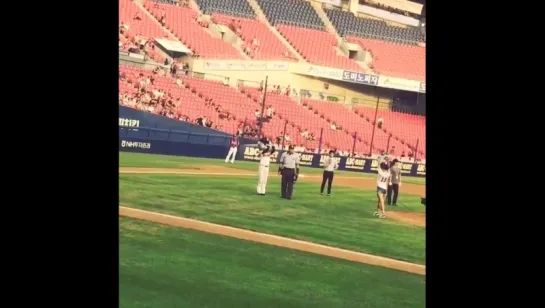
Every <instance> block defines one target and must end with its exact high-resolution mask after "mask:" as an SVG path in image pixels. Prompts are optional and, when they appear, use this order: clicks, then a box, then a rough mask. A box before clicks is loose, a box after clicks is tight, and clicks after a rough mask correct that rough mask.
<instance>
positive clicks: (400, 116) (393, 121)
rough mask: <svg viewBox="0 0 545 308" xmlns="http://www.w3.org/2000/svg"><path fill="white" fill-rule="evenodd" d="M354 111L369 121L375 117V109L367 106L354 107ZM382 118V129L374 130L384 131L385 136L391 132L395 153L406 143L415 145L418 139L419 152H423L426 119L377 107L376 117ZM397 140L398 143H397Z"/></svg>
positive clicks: (380, 132) (403, 147)
mask: <svg viewBox="0 0 545 308" xmlns="http://www.w3.org/2000/svg"><path fill="white" fill-rule="evenodd" d="M354 113H356V114H358V115H361V116H362V118H363V119H369V120H370V121H371V122H372V121H373V120H374V117H375V110H374V109H373V108H369V107H356V108H354ZM378 118H382V119H383V120H384V124H383V126H382V130H378V129H376V130H375V132H378V133H379V134H382V133H384V132H387V133H385V134H386V136H387V135H388V134H390V133H391V134H392V136H393V137H392V139H391V140H390V144H392V140H393V141H394V143H393V145H395V146H396V149H398V151H396V154H400V153H399V152H400V151H401V150H403V149H405V147H406V145H410V146H412V147H416V142H417V140H418V144H419V146H418V147H419V153H420V154H424V153H425V146H424V145H425V144H426V120H425V117H423V116H418V115H412V114H405V113H400V112H393V111H389V110H384V109H382V110H381V109H379V110H378V112H377V119H378ZM398 141H399V143H398Z"/></svg>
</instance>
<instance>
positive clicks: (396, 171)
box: [386, 159, 401, 206]
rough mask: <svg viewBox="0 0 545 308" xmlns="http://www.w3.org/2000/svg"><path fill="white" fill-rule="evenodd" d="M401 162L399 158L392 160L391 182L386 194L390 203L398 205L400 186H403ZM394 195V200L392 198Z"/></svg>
mask: <svg viewBox="0 0 545 308" xmlns="http://www.w3.org/2000/svg"><path fill="white" fill-rule="evenodd" d="M399 164H400V162H399V160H397V159H394V160H393V161H392V168H390V182H389V183H388V184H389V185H388V193H387V194H386V202H387V204H388V205H393V206H396V205H397V204H396V203H397V196H398V193H399V186H401V166H400V165H399ZM392 195H393V197H394V200H392ZM392 201H393V203H392Z"/></svg>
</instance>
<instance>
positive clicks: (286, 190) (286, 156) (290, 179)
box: [278, 145, 299, 200]
mask: <svg viewBox="0 0 545 308" xmlns="http://www.w3.org/2000/svg"><path fill="white" fill-rule="evenodd" d="M278 173H280V174H281V175H282V187H281V189H282V191H281V196H282V198H285V199H288V200H291V194H292V193H293V183H294V182H295V181H297V176H298V175H299V155H298V154H296V153H295V152H294V147H293V145H290V146H289V148H288V152H284V153H283V154H282V156H280V166H279V168H278Z"/></svg>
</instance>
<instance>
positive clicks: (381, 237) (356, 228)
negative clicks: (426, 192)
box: [119, 153, 425, 264]
mask: <svg viewBox="0 0 545 308" xmlns="http://www.w3.org/2000/svg"><path fill="white" fill-rule="evenodd" d="M125 154H126V153H122V154H120V165H121V166H138V167H162V168H180V167H187V168H189V167H191V166H195V165H198V164H199V163H200V164H202V161H203V160H195V159H189V158H179V157H177V158H176V159H167V157H165V156H155V155H125ZM208 161H211V162H212V163H209V162H208ZM213 162H214V161H213V160H206V164H213ZM215 163H216V164H217V161H216V162H215ZM221 164H222V165H223V162H221ZM238 165H242V164H235V166H238ZM247 166H249V167H253V168H254V169H252V170H255V168H256V165H255V164H251V165H250V164H248V165H247ZM306 169H311V168H306ZM306 169H305V170H306ZM255 184H256V183H255V178H253V177H248V176H246V177H234V176H229V177H227V176H216V177H211V176H203V175H200V176H190V175H150V174H145V175H144V174H139V175H137V174H120V175H119V190H120V192H119V200H120V201H119V202H120V204H121V205H126V206H131V207H135V208H142V209H146V210H150V211H156V212H162V213H168V214H173V215H179V216H184V217H189V218H195V219H200V220H204V221H209V222H214V223H219V224H224V225H231V226H236V227H241V228H245V229H250V230H255V231H260V232H265V233H270V234H277V235H282V236H287V237H292V238H298V239H304V240H310V241H313V242H316V243H322V244H328V245H332V246H336V247H341V248H346V249H351V250H356V251H362V252H367V253H371V254H376V255H380V256H385V257H391V258H395V259H399V260H404V261H410V262H414V263H419V264H425V229H424V228H422V227H416V226H411V225H406V224H401V223H399V222H396V221H392V220H379V219H377V218H375V217H373V216H372V213H373V211H374V208H375V206H376V201H375V200H376V197H375V192H374V191H363V190H357V189H352V188H344V187H340V186H337V187H335V188H334V196H333V197H332V198H327V197H323V196H320V195H319V194H317V190H318V185H317V184H316V183H308V182H304V181H301V182H300V183H297V184H296V189H295V193H294V199H293V200H291V201H288V200H284V199H280V198H279V196H278V195H279V193H278V192H279V191H280V187H279V185H280V181H279V179H278V178H270V179H269V185H268V187H267V189H268V190H269V192H271V193H270V194H268V195H267V196H265V197H261V196H256V195H255ZM400 200H403V202H402V204H403V206H400V207H398V208H397V210H403V211H424V207H423V206H422V205H421V204H420V198H419V197H416V196H410V195H401V197H400Z"/></svg>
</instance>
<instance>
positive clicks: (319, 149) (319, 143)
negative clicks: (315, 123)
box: [318, 127, 324, 153]
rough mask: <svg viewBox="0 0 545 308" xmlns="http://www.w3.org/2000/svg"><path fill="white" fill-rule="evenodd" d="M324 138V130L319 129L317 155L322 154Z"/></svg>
mask: <svg viewBox="0 0 545 308" xmlns="http://www.w3.org/2000/svg"><path fill="white" fill-rule="evenodd" d="M323 138H324V128H323V127H322V129H320V141H319V142H318V153H322V142H323Z"/></svg>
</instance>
